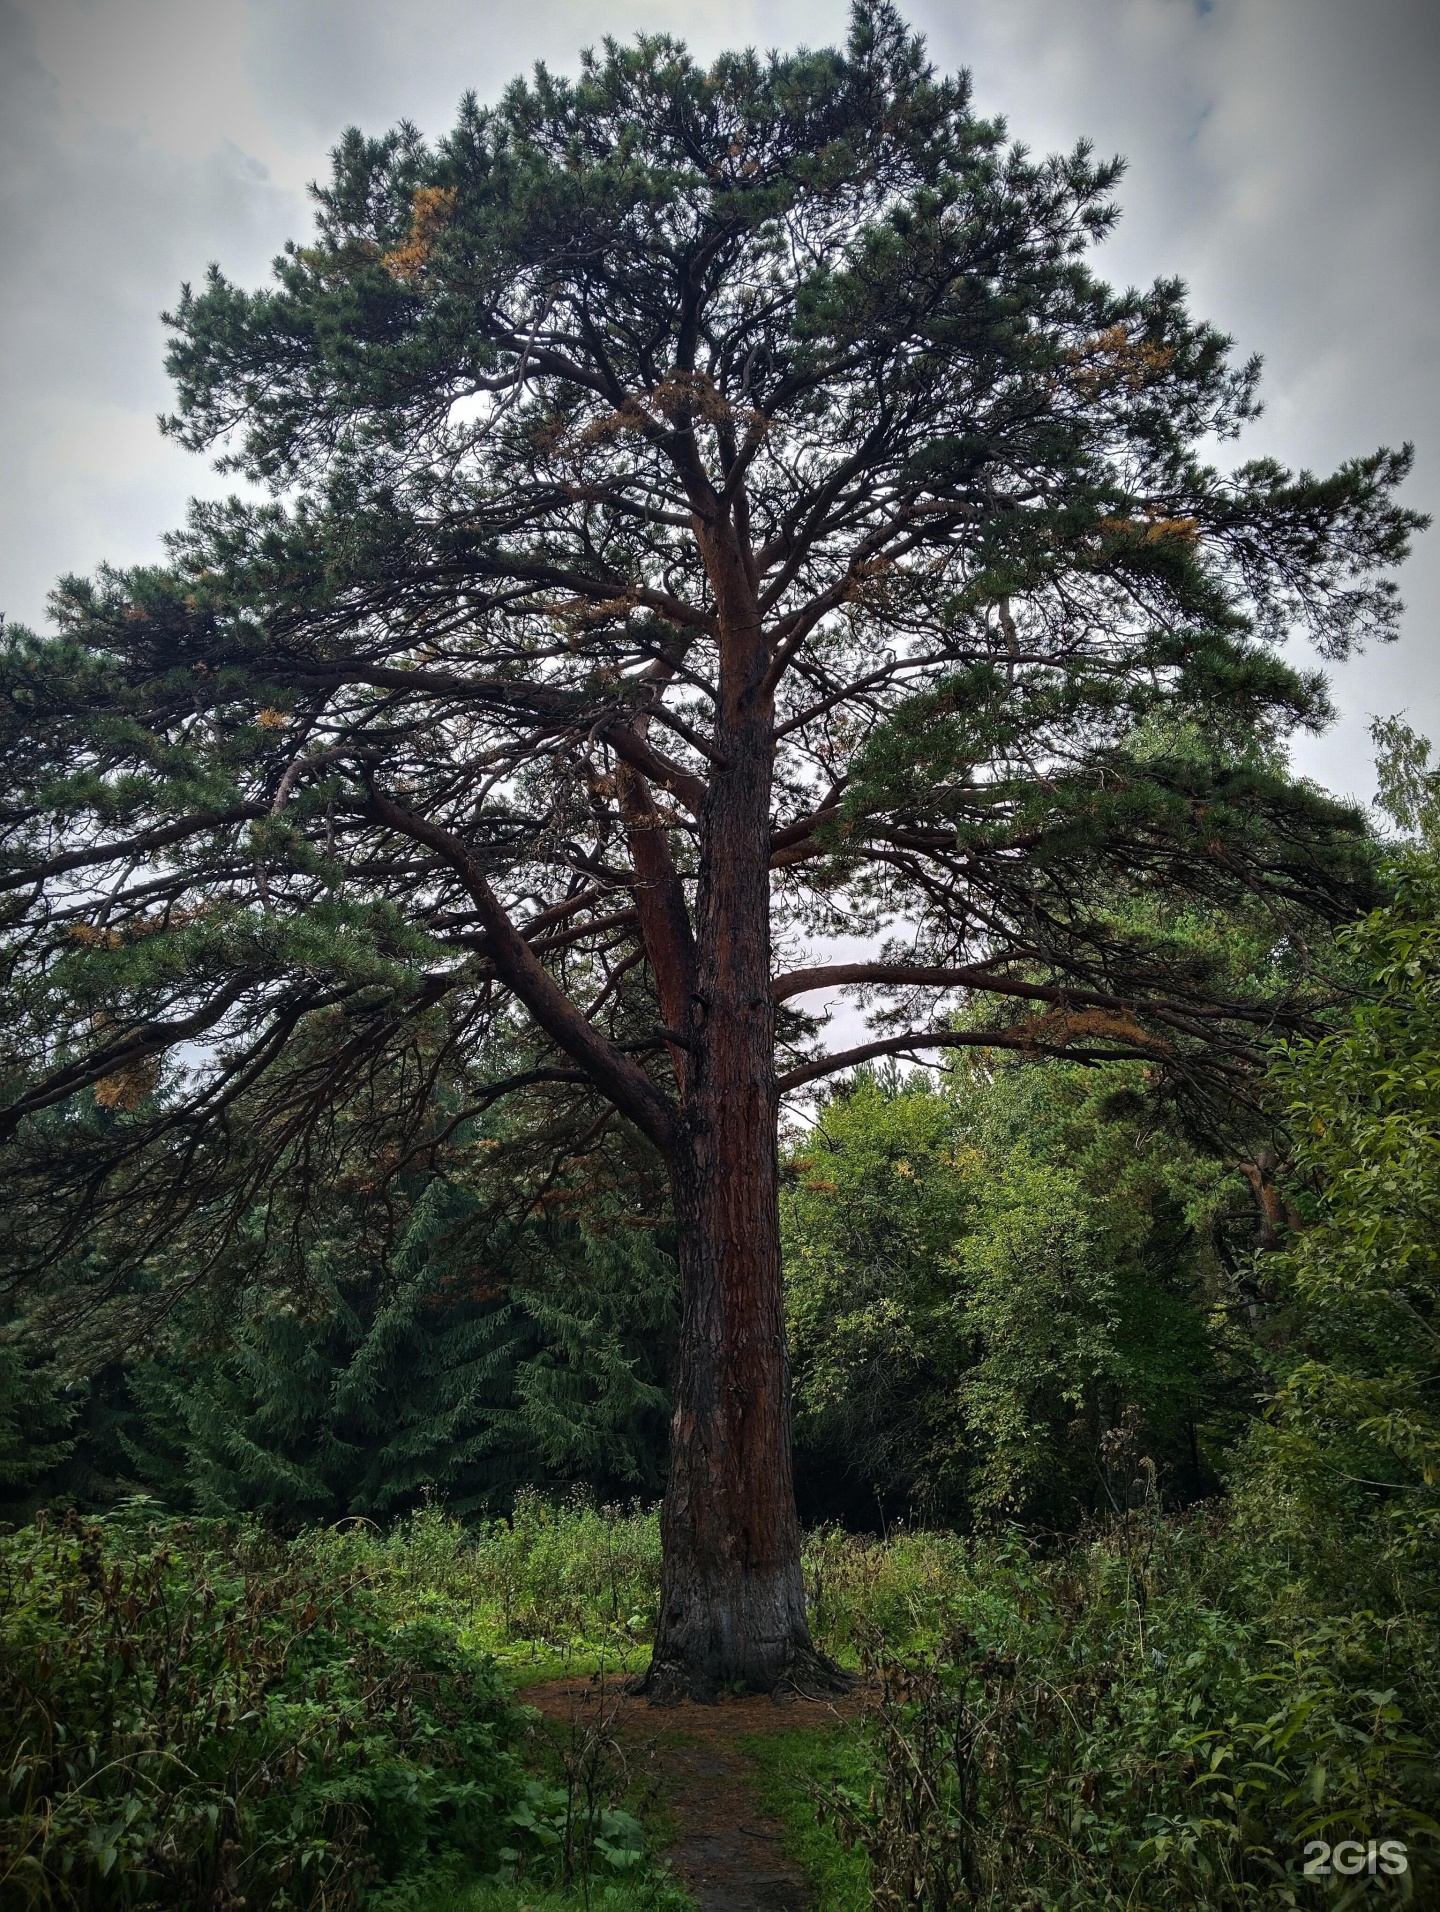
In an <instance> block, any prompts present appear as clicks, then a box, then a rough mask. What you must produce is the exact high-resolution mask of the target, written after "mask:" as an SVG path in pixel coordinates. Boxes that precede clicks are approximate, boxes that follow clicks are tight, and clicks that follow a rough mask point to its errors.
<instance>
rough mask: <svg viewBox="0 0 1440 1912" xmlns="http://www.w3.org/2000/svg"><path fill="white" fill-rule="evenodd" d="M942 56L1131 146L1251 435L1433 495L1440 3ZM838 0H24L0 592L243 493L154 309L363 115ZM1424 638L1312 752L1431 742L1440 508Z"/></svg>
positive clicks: (1036, 19) (8, 192) (1094, 9)
mask: <svg viewBox="0 0 1440 1912" xmlns="http://www.w3.org/2000/svg"><path fill="white" fill-rule="evenodd" d="M907 12H908V14H909V17H910V18H911V19H912V20H913V21H914V22H915V24H916V25H917V26H919V27H920V28H921V29H922V30H923V31H924V32H925V33H926V35H927V36H928V38H929V42H930V47H931V50H932V53H933V56H934V58H935V60H936V62H937V64H940V65H942V66H945V67H947V68H953V67H956V66H962V65H963V66H968V67H969V68H970V69H971V71H972V73H973V75H974V80H975V91H976V98H977V103H978V105H979V106H980V108H981V109H982V110H983V111H985V112H987V113H1003V114H1004V115H1005V116H1006V117H1007V119H1008V121H1009V124H1010V127H1011V130H1012V132H1013V133H1014V135H1015V136H1016V137H1018V138H1021V139H1024V140H1025V141H1026V142H1027V143H1028V144H1029V145H1031V146H1032V147H1037V148H1040V149H1050V148H1054V147H1063V146H1068V145H1070V144H1072V143H1073V142H1074V140H1075V139H1076V138H1078V137H1079V136H1081V135H1089V136H1090V137H1092V138H1093V139H1094V141H1095V143H1096V145H1097V147H1098V148H1099V149H1100V151H1101V152H1103V153H1109V152H1120V153H1123V154H1125V155H1126V156H1127V158H1128V159H1129V162H1130V171H1129V174H1128V177H1127V180H1126V182H1125V186H1124V188H1123V193H1122V199H1123V204H1124V208H1125V217H1124V221H1123V223H1122V225H1121V227H1120V230H1119V232H1118V234H1117V235H1116V236H1115V237H1114V238H1112V239H1111V240H1109V241H1108V242H1107V244H1106V247H1105V249H1104V254H1103V266H1104V269H1105V270H1106V271H1107V273H1108V275H1109V276H1110V277H1111V278H1113V279H1116V280H1121V281H1124V282H1126V283H1136V282H1143V281H1146V280H1149V279H1151V278H1154V277H1156V276H1157V275H1160V274H1167V275H1168V274H1172V273H1179V274H1181V275H1182V276H1183V277H1185V278H1186V279H1187V280H1188V281H1189V282H1190V285H1191V287H1192V289H1193V294H1194V301H1195V305H1196V307H1197V308H1198V310H1199V311H1200V312H1202V313H1203V314H1204V315H1205V316H1206V317H1208V318H1210V319H1211V320H1213V321H1215V322H1217V323H1219V324H1221V325H1223V326H1224V327H1225V328H1226V329H1227V330H1228V331H1230V332H1231V333H1233V334H1234V336H1235V339H1236V341H1237V345H1238V346H1239V347H1240V348H1241V349H1242V350H1243V351H1244V352H1246V353H1248V352H1250V351H1259V352H1261V353H1262V354H1263V355H1264V357H1265V360H1266V364H1267V380H1266V388H1265V389H1266V394H1267V401H1268V403H1267V411H1266V415H1265V416H1264V417H1263V418H1262V419H1261V420H1260V421H1259V423H1258V424H1257V425H1256V426H1254V427H1253V428H1252V429H1251V431H1250V432H1249V434H1248V435H1247V439H1246V441H1245V443H1244V445H1243V446H1242V448H1241V450H1242V453H1243V454H1244V455H1254V454H1255V453H1258V452H1260V451H1262V450H1263V451H1266V452H1271V453H1274V454H1275V455H1277V456H1280V457H1282V458H1284V459H1287V460H1289V461H1291V462H1293V463H1303V464H1307V465H1310V466H1311V467H1324V466H1328V465H1332V464H1334V463H1335V462H1337V461H1338V460H1339V459H1341V458H1343V457H1346V456H1349V455H1352V454H1354V453H1358V452H1363V451H1366V450H1369V449H1371V448H1372V447H1374V446H1375V445H1377V444H1379V443H1382V442H1383V443H1395V442H1398V441H1400V440H1403V439H1407V438H1409V439H1413V440H1414V441H1415V443H1416V445H1417V450H1418V461H1417V466H1416V472H1415V476H1414V479H1413V481H1412V483H1411V485H1410V488H1409V501H1410V502H1411V503H1412V504H1414V505H1415V506H1417V507H1418V508H1420V509H1426V510H1431V511H1437V510H1440V379H1437V376H1436V371H1437V357H1440V104H1437V100H1440V88H1437V80H1440V8H1437V7H1436V6H1435V4H1434V0H910V4H909V5H908V7H907ZM845 18H846V8H845V4H844V0H767V4H765V5H763V6H761V5H758V4H754V0H524V3H523V4H522V3H521V0H0V221H3V226H0V248H3V250H0V258H3V260H4V274H3V281H0V472H3V486H0V514H3V515H0V609H3V610H4V611H5V612H6V613H7V614H8V616H9V617H11V618H12V619H19V620H21V621H24V622H27V623H31V624H41V623H43V621H44V601H45V593H46V591H47V589H48V588H49V586H50V584H51V583H52V581H53V580H54V578H55V577H56V576H57V574H59V573H61V572H64V571H84V570H87V569H88V568H90V567H91V566H92V565H94V564H95V563H97V562H98V561H99V560H101V559H109V560H111V561H112V562H116V563H128V562H134V561H142V560H147V559H151V558H154V557H155V556H156V555H157V554H158V551H159V536H160V533H161V532H162V531H163V530H164V529H165V528H166V527H167V526H169V525H171V524H173V523H174V522H176V521H177V520H178V518H179V517H180V515H181V513H182V511H183V507H184V500H185V498H186V496H187V495H188V494H190V493H192V492H195V491H200V490H211V491H213V490H216V489H220V488H222V481H220V480H219V479H217V478H216V477H215V476H214V474H213V473H210V472H209V471H208V470H207V469H206V467H205V466H204V464H203V463H202V462H201V461H198V460H196V459H195V458H193V457H191V456H188V455H187V454H185V453H183V452H181V451H179V450H178V449H176V448H175V447H174V446H171V445H168V444H167V443H165V442H164V441H162V440H161V439H160V438H159V436H158V434H157V433H156V430H155V425H154V420H155V415H156V413H157V412H159V411H160V410H162V409H163V408H165V406H166V405H167V401H168V393H167V389H166V381H165V378H164V374H163V371H162V369H161V356H162V351H163V330H162V327H161V324H160V317H159V315H160V312H161V310H162V309H163V308H164V307H165V306H166V305H167V304H168V303H170V302H171V301H172V300H173V299H174V297H175V294H176V291H177V289H178V287H179V285H180V283H181V282H182V280H185V279H187V278H194V277H197V276H198V275H199V274H200V273H201V272H202V271H203V269H204V267H205V265H206V263H207V262H208V261H210V260H212V259H218V260H219V261H220V262H221V263H222V265H223V266H224V267H225V268H226V270H227V272H228V273H229V274H230V275H231V276H232V277H236V278H239V279H241V280H245V281H250V282H253V281H255V280H257V279H259V278H260V277H262V276H263V275H264V273H265V271H266V269H267V266H268V262H269V260H270V258H271V257H272V256H273V255H274V254H275V252H277V251H278V249H279V247H280V245H281V244H282V242H283V241H284V240H285V239H286V238H287V237H292V236H293V237H299V236H303V235H304V233H305V232H306V230H307V228H308V223H309V207H308V201H307V197H306V192H305V187H306V184H307V182H308V181H309V180H310V179H313V178H314V177H316V176H317V174H319V173H321V172H322V171H323V170H324V169H325V155H326V152H327V149H328V148H329V147H330V146H331V144H333V142H334V140H335V139H336V137H337V135H338V134H339V132H340V131H341V129H342V128H343V127H345V126H346V125H348V124H352V123H353V124H359V125H360V126H362V127H364V128H366V129H367V130H369V131H372V132H378V131H380V130H382V129H383V128H385V127H386V126H389V125H391V124H392V123H393V122H394V121H396V120H398V119H401V118H408V119H411V120H414V121H415V122H416V123H417V124H418V125H419V126H420V127H421V128H422V129H423V130H425V131H427V132H431V133H437V132H439V131H441V130H443V129H444V128H445V127H446V126H447V125H448V124H449V122H450V120H451V118H452V116H453V112H454V108H455V104H456V101H457V99H458V98H459V96H460V94H461V93H462V92H463V91H465V90H466V89H467V88H473V89H474V90H475V91H477V92H478V93H479V94H480V95H481V97H482V98H484V97H490V96H493V95H494V94H495V93H496V92H497V91H498V90H499V89H500V88H501V86H503V84H504V83H505V81H506V80H507V79H508V78H509V77H510V76H511V75H512V74H513V73H515V72H516V71H518V70H519V69H521V68H523V67H527V66H528V65H530V64H531V63H532V62H533V61H535V60H537V59H544V60H546V61H548V62H549V63H550V64H551V65H552V66H556V67H558V68H560V69H562V70H563V69H566V68H571V67H573V64H574V59H575V54H576V52H577V50H578V49H579V48H580V47H582V46H585V45H589V44H593V43H594V42H596V41H598V40H599V39H600V38H602V37H603V36H604V35H606V34H614V35H617V36H620V37H628V36H629V35H631V34H633V33H635V32H636V31H640V30H651V31H653V30H657V29H664V30H667V31H669V32H672V33H675V34H677V35H679V36H681V37H683V38H685V39H686V40H688V41H689V43H690V45H691V46H692V48H693V49H694V50H695V51H696V52H697V53H700V54H703V55H708V54H712V53H714V52H715V51H717V50H718V49H719V48H721V47H722V46H725V45H733V44H737V43H743V44H748V45H759V46H761V47H769V46H791V45H796V44H800V43H808V44H811V45H816V44H823V43H825V42H828V41H833V40H835V39H839V38H842V37H843V35H844V31H845ZM1404 589H1405V595H1406V599H1407V602H1408V606H1409V610H1408V615H1407V619H1406V625H1405V632H1404V635H1403V636H1402V638H1401V639H1400V641H1399V642H1398V643H1397V644H1395V645H1393V646H1390V647H1388V648H1386V649H1385V650H1383V651H1381V652H1378V653H1374V654H1372V655H1370V656H1369V657H1366V658H1364V659H1362V660H1360V661H1358V662H1355V663H1351V664H1349V665H1347V666H1345V667H1343V668H1342V669H1340V670H1338V671H1337V672H1336V673H1335V683H1336V694H1337V698H1338V701H1339V703H1340V706H1341V711H1342V717H1341V721H1340V722H1339V724H1338V725H1337V726H1336V727H1335V728H1334V729H1333V730H1332V731H1331V732H1330V733H1329V734H1328V735H1327V736H1326V737H1324V738H1322V739H1319V740H1317V741H1314V742H1310V741H1308V740H1307V741H1306V742H1304V743H1302V745H1301V746H1300V748H1299V749H1298V751H1297V758H1298V760H1299V762H1300V763H1301V765H1302V766H1303V768H1304V769H1305V770H1306V771H1307V772H1308V773H1309V774H1311V775H1314V776H1317V777H1319V778H1321V779H1322V780H1323V781H1324V782H1326V783H1328V784H1329V785H1331V787H1333V788H1337V789H1341V790H1346V791H1353V792H1355V793H1357V794H1368V792H1369V789H1370V784H1371V778H1370V772H1369V748H1368V742H1367V739H1366V735H1365V729H1366V723H1367V720H1368V718H1369V717H1370V716H1371V715H1373V714H1389V713H1391V712H1394V711H1399V710H1405V711H1408V712H1409V714H1410V717H1411V721H1412V722H1414V723H1416V724H1417V725H1418V726H1419V727H1420V728H1422V729H1424V730H1426V732H1427V734H1429V735H1431V736H1434V737H1435V738H1436V739H1437V741H1440V645H1437V637H1440V527H1437V530H1436V531H1434V532H1432V533H1430V534H1429V535H1428V536H1427V537H1425V538H1423V539H1422V540H1421V541H1420V546H1419V549H1418V551H1417V554H1416V556H1415V558H1414V559H1413V560H1412V561H1411V563H1410V565H1409V567H1408V571H1407V575H1406V576H1405V578H1404Z"/></svg>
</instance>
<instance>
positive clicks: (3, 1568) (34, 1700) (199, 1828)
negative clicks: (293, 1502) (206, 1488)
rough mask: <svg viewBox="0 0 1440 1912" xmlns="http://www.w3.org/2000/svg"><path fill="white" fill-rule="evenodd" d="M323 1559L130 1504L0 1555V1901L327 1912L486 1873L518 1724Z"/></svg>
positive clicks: (365, 1587) (436, 1648) (484, 1666)
mask: <svg viewBox="0 0 1440 1912" xmlns="http://www.w3.org/2000/svg"><path fill="white" fill-rule="evenodd" d="M334 1555H335V1549H334V1547H333V1546H331V1545H328V1544H327V1543H326V1541H325V1540H324V1539H323V1537H322V1538H321V1539H319V1540H316V1541H312V1542H305V1543H296V1544H293V1545H290V1546H284V1545H281V1544H280V1543H278V1542H276V1541H274V1540H272V1539H269V1538H267V1537H265V1536H264V1535H262V1534H260V1533H258V1532H257V1531H254V1530H252V1529H248V1528H238V1529H236V1528H224V1527H220V1526H215V1525H208V1524H201V1523H182V1522H175V1521H158V1520H156V1519H154V1518H152V1517H150V1516H149V1515H148V1514H147V1512H146V1511H145V1509H144V1508H143V1507H141V1508H134V1507H132V1508H131V1509H129V1510H126V1511H124V1512H122V1513H120V1514H117V1515H116V1516H113V1517H111V1518H108V1519H105V1520H85V1519H80V1518H77V1517H73V1516H72V1517H70V1518H67V1519H66V1520H65V1521H64V1522H63V1523H61V1524H59V1525H58V1526H50V1525H47V1524H46V1523H45V1522H44V1521H43V1520H42V1521H40V1522H39V1523H37V1524H36V1525H35V1526H32V1527H29V1528H25V1529H23V1530H21V1531H20V1532H18V1533H16V1534H13V1535H11V1536H9V1537H8V1538H6V1539H4V1540H3V1541H0V1641H3V1648H4V1651H3V1654H0V1721H3V1726H0V1777H3V1780H4V1794H3V1799H0V1900H3V1901H4V1902H5V1903H6V1904H7V1905H8V1904H15V1905H24V1904H31V1905H36V1906H40V1905H45V1906H85V1907H95V1908H101V1907H104V1908H109V1907H112V1906H114V1907H122V1906H123V1907H130V1906H140V1905H151V1906H170V1905H182V1904H205V1905H207V1906H213V1907H215V1908H217V1909H218V1908H223V1907H230V1908H238V1907H240V1906H241V1905H242V1904H243V1905H245V1906H247V1907H249V1908H252V1909H253V1908H259V1907H274V1908H281V1907H300V1906H323V1907H325V1908H327V1909H332V1908H333V1909H337V1912H338V1909H339V1908H343V1907H346V1906H349V1905H353V1904H355V1903H357V1902H358V1901H359V1900H360V1899H361V1898H362V1897H363V1896H364V1895H365V1894H366V1892H367V1891H368V1890H371V1889H374V1888H377V1887H381V1886H384V1885H393V1884H395V1883H396V1882H400V1881H407V1880H414V1879H417V1878H419V1877H421V1876H422V1875H423V1874H424V1872H425V1871H426V1869H427V1867H430V1866H431V1865H433V1864H435V1863H437V1862H439V1861H441V1860H442V1859H443V1858H445V1856H446V1855H449V1857H450V1858H452V1859H454V1858H456V1857H459V1858H463V1859H464V1860H465V1861H466V1862H467V1863H468V1864H470V1865H472V1866H478V1867H481V1868H484V1869H489V1870H493V1869H494V1867H495V1866H496V1864H497V1863H498V1854H499V1849H500V1846H501V1845H502V1843H503V1841H504V1839H505V1837H506V1831H505V1828H504V1826H503V1824H502V1822H503V1820H504V1819H505V1817H506V1815H507V1814H508V1813H509V1812H511V1811H512V1810H513V1808H514V1807H515V1806H516V1805H517V1804H518V1802H519V1800H520V1798H521V1797H522V1794H523V1788H524V1784H525V1777H524V1773H523V1769H522V1767H521V1764H520V1761H519V1758H518V1755H517V1750H516V1748H517V1742H518V1739H519V1734H520V1730H521V1726H522V1718H521V1715H520V1714H519V1713H517V1711H516V1710H515V1709H514V1708H513V1706H511V1705H510V1704H509V1702H508V1700H507V1698H506V1696H505V1694H504V1692H503V1690H502V1688H501V1686H500V1684H499V1681H498V1677H497V1675H496V1673H495V1670H494V1667H493V1664H492V1663H491V1662H490V1661H489V1660H488V1658H487V1657H486V1656H484V1655H482V1654H480V1653H478V1652H476V1651H475V1650H474V1649H473V1648H470V1647H467V1646H466V1645H465V1644H463V1643H462V1641H461V1640H460V1638H459V1637H458V1635H457V1631H456V1628H455V1627H454V1625H453V1624H450V1623H447V1622H446V1621H445V1620H443V1619H441V1618H439V1617H436V1616H423V1615H421V1616H415V1617H411V1618H404V1617H400V1618H397V1615H396V1613H395V1612H394V1610H393V1609H392V1607H391V1606H390V1605H389V1604H387V1602H386V1600H385V1599H384V1598H383V1596H382V1592H381V1590H380V1589H379V1588H378V1587H377V1585H376V1584H375V1583H374V1579H373V1576H369V1575H367V1573H366V1572H365V1571H364V1569H363V1566H362V1565H360V1564H358V1563H355V1562H353V1561H352V1562H351V1563H349V1564H342V1563H338V1562H337V1560H336V1559H335V1557H334Z"/></svg>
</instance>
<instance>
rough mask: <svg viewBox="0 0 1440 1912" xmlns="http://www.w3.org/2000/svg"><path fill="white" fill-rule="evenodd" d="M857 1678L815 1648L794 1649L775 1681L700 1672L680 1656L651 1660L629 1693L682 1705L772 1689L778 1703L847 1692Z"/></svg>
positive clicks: (628, 1687)
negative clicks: (732, 1678)
mask: <svg viewBox="0 0 1440 1912" xmlns="http://www.w3.org/2000/svg"><path fill="white" fill-rule="evenodd" d="M854 1686H855V1676H854V1675H853V1674H852V1673H847V1672H846V1671H845V1670H844V1668H843V1667H840V1666H837V1665H836V1664H835V1662H834V1661H833V1660H832V1659H829V1658H828V1657H827V1656H826V1655H825V1654H823V1653H817V1652H816V1650H815V1649H814V1647H808V1646H807V1647H798V1648H794V1649H792V1650H791V1652H790V1654H789V1655H788V1657H787V1658H786V1660H785V1662H784V1664H783V1665H782V1667H781V1668H780V1670H779V1672H778V1673H777V1674H776V1676H775V1678H774V1679H773V1680H769V1681H766V1682H763V1683H762V1682H760V1681H757V1680H747V1681H743V1682H739V1683H736V1682H731V1681H726V1680H723V1679H721V1678H720V1677H719V1676H718V1675H716V1674H714V1673H707V1672H702V1671H697V1670H696V1669H695V1668H694V1667H689V1666H686V1665H685V1663H684V1662H683V1661H682V1660H661V1661H655V1660H652V1661H651V1662H650V1665H649V1666H648V1667H647V1668H646V1670H645V1672H643V1673H640V1674H637V1675H636V1676H635V1678H634V1679H632V1680H629V1681H627V1682H626V1686H625V1691H626V1692H627V1693H629V1694H632V1695H633V1696H634V1697H635V1698H637V1699H644V1700H648V1701H649V1703H650V1705H651V1706H678V1705H679V1704H680V1702H681V1701H682V1700H695V1701H697V1702H698V1703H699V1704H700V1705H702V1706H715V1705H718V1704H719V1702H720V1701H721V1700H722V1699H724V1698H725V1697H726V1695H727V1694H731V1693H735V1692H744V1693H768V1694H769V1695H770V1697H771V1698H772V1699H773V1700H775V1701H776V1702H777V1703H783V1702H784V1701H785V1700H787V1699H802V1700H822V1699H833V1698H836V1697H838V1696H839V1695H841V1694H844V1693H849V1692H851V1691H852V1690H853V1688H854Z"/></svg>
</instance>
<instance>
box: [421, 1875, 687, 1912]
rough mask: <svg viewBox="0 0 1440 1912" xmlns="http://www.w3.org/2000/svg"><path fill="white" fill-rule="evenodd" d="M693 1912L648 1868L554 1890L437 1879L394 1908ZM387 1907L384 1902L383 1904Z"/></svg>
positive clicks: (674, 1886)
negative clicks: (586, 1887)
mask: <svg viewBox="0 0 1440 1912" xmlns="http://www.w3.org/2000/svg"><path fill="white" fill-rule="evenodd" d="M577 1908H578V1909H579V1912H692V1908H693V1901H692V1900H691V1898H690V1896H689V1894H688V1893H686V1892H684V1891H683V1890H682V1889H681V1888H680V1886H679V1885H677V1884H676V1883H675V1881H674V1880H673V1879H671V1878H670V1877H669V1875H668V1874H667V1873H666V1872H665V1871H664V1869H663V1868H653V1869H650V1870H648V1871H647V1872H646V1873H645V1874H644V1875H642V1876H641V1877H640V1878H636V1879H621V1880H617V1881H614V1882H612V1883H610V1884H606V1885H598V1884H597V1885H592V1887H591V1888H590V1892H589V1896H588V1897H587V1896H586V1895H585V1894H584V1892H582V1891H579V1890H577V1891H574V1892H569V1893H566V1892H557V1891H550V1890H547V1889H546V1888H545V1887H543V1886H537V1885H533V1884H528V1883H521V1884H519V1885H496V1884H494V1883H493V1882H492V1881H489V1880H485V1881H481V1882H479V1883H477V1884H474V1885H471V1886H468V1887H466V1886H459V1885H436V1886H435V1887H433V1888H432V1889H431V1890H429V1891H428V1892H425V1893H423V1894H421V1895H419V1896H416V1897H413V1898H410V1899H407V1900H406V1901H405V1904H404V1906H403V1908H402V1907H401V1906H399V1905H397V1906H396V1907H395V1908H394V1912H577ZM386 1912H389V1908H387V1909H386Z"/></svg>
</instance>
